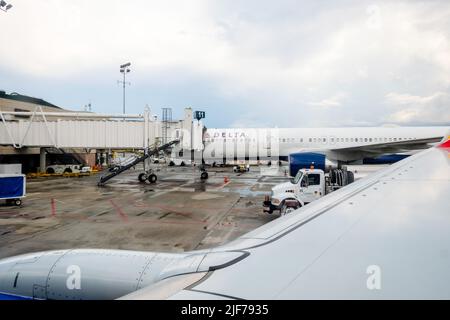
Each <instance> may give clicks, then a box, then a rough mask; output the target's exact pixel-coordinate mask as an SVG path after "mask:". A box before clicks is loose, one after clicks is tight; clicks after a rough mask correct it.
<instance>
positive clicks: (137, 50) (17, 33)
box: [0, 0, 450, 127]
mask: <svg viewBox="0 0 450 320" xmlns="http://www.w3.org/2000/svg"><path fill="white" fill-rule="evenodd" d="M8 2H11V3H12V4H13V5H14V7H13V8H12V9H11V10H10V11H9V12H8V13H4V12H0V32H1V50H0V90H5V91H7V92H8V93H9V92H14V91H16V92H19V93H22V94H26V95H31V96H36V97H40V98H43V99H46V100H48V101H49V102H52V103H54V104H57V105H59V106H62V107H66V108H68V109H73V110H82V109H83V106H84V105H86V104H88V103H89V102H91V103H92V106H93V111H96V112H103V113H120V112H122V91H121V87H120V86H119V85H118V84H117V80H119V79H120V73H119V65H120V64H122V63H125V62H128V61H130V62H131V63H132V72H131V73H130V75H129V77H128V80H129V81H130V82H131V83H132V85H131V86H130V87H128V88H127V95H128V103H127V112H129V113H141V112H143V110H144V107H145V105H146V104H148V105H149V106H150V107H151V109H152V111H153V112H154V113H157V114H160V113H161V108H162V107H172V108H173V112H174V117H180V116H181V115H182V110H183V108H184V107H187V106H191V107H193V108H194V109H195V110H204V111H207V122H206V125H207V126H208V127H240V126H249V127H255V126H279V127H300V126H302V127H317V126H359V125H364V126H366V125H383V124H400V125H418V124H447V125H448V124H450V1H430V0H426V1H367V2H365V1H361V0H355V1H312V0H310V1H291V0H277V1H273V0H245V1H231V0H224V1H214V0H189V1H186V0H180V1H170V0H165V1H149V0H127V1H123V0H122V1H115V0H77V1H73V0H39V1H37V0H9V1H8Z"/></svg>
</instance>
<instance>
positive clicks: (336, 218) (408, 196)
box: [0, 132, 450, 300]
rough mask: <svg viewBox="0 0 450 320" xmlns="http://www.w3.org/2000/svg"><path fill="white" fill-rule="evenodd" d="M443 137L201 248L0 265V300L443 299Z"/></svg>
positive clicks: (446, 251) (449, 154)
mask: <svg viewBox="0 0 450 320" xmlns="http://www.w3.org/2000/svg"><path fill="white" fill-rule="evenodd" d="M449 194H450V132H449V133H448V134H447V135H445V139H443V141H442V142H441V143H440V144H438V145H437V146H435V147H433V148H430V149H427V150H424V151H422V152H420V153H417V154H415V155H413V156H411V157H409V158H406V159H404V160H401V161H399V162H397V163H395V164H393V165H391V166H389V167H387V168H384V169H382V170H380V171H377V172H376V173H374V174H372V175H370V176H367V177H366V178H363V179H361V180H359V181H356V182H354V183H353V184H351V185H349V186H347V187H345V188H342V189H340V190H338V191H336V192H334V193H331V194H329V195H327V196H325V197H323V198H321V199H319V200H317V201H315V202H313V203H311V204H309V205H308V206H305V207H302V208H300V209H298V210H296V211H295V212H293V213H292V214H290V215H287V216H283V217H281V218H279V219H277V220H274V221H272V222H270V223H268V224H265V225H263V226H262V227H260V228H258V229H256V230H253V231H251V232H249V233H247V234H245V235H244V236H241V237H240V238H238V239H236V240H234V241H232V242H230V243H228V244H225V245H222V246H219V247H216V248H212V249H208V250H200V251H192V252H185V253H156V252H138V251H123V250H98V249H81V250H61V251H48V252H40V253H32V254H26V255H21V256H17V257H12V258H7V259H3V260H0V292H1V294H2V298H3V299H8V298H9V299H65V300H80V299H91V300H92V299H100V300H106V299H123V300H143V299H186V300H196V299H199V300H209V299H450V286H449V283H450V272H449V268H450V232H449V230H450V199H449V197H448V195H449Z"/></svg>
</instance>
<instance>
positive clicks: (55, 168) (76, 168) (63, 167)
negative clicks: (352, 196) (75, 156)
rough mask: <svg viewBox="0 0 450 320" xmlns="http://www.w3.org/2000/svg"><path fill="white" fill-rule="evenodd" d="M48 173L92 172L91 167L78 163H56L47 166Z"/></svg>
mask: <svg viewBox="0 0 450 320" xmlns="http://www.w3.org/2000/svg"><path fill="white" fill-rule="evenodd" d="M45 171H46V173H48V174H64V173H86V174H87V173H90V172H91V171H92V169H91V167H88V166H82V165H78V164H55V165H51V166H48V167H47V168H46V170H45Z"/></svg>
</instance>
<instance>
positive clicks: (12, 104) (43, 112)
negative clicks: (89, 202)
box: [0, 91, 204, 173]
mask: <svg viewBox="0 0 450 320" xmlns="http://www.w3.org/2000/svg"><path fill="white" fill-rule="evenodd" d="M203 129H204V127H203V124H202V122H201V121H200V120H195V119H193V111H192V109H191V108H186V109H185V112H184V118H183V119H181V120H173V119H172V112H171V109H168V108H165V109H163V117H162V119H161V120H159V119H158V117H156V116H154V115H152V114H151V112H150V110H149V109H148V108H146V109H145V110H144V112H143V113H142V114H135V115H130V114H126V115H123V114H120V115H110V114H97V113H93V112H78V111H71V110H67V109H63V108H61V107H58V106H56V105H53V104H52V103H49V102H47V101H45V100H43V99H39V98H33V97H30V96H26V95H21V94H18V93H11V94H7V93H5V92H4V91H0V163H2V164H9V163H21V164H22V168H23V173H31V172H45V168H46V167H47V166H49V165H53V164H80V165H87V166H91V167H93V166H95V165H108V161H109V160H110V159H111V156H112V155H113V154H114V152H115V151H139V150H145V149H147V148H151V147H153V146H158V145H161V144H164V143H167V142H169V141H171V140H174V139H177V140H180V143H179V144H178V145H177V147H176V152H177V153H180V152H185V151H193V150H201V149H202V147H203ZM186 154H189V152H186Z"/></svg>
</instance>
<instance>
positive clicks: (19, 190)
mask: <svg viewBox="0 0 450 320" xmlns="http://www.w3.org/2000/svg"><path fill="white" fill-rule="evenodd" d="M25 196H26V177H25V175H23V174H0V200H6V202H7V203H13V204H15V205H16V206H20V205H21V204H22V200H21V199H22V198H24V197H25Z"/></svg>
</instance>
